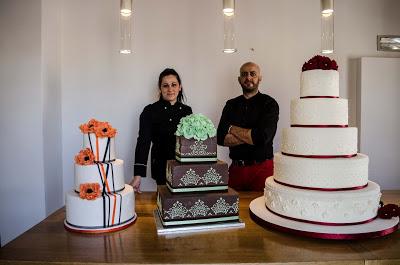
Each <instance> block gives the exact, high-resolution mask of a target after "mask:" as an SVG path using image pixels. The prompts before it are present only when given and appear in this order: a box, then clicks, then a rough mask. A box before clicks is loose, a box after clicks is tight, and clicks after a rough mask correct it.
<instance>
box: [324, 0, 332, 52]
mask: <svg viewBox="0 0 400 265" xmlns="http://www.w3.org/2000/svg"><path fill="white" fill-rule="evenodd" d="M333 18H334V9H333V0H321V52H322V53H325V54H327V53H333V50H334V49H333V43H334V30H333V29H334V27H333Z"/></svg>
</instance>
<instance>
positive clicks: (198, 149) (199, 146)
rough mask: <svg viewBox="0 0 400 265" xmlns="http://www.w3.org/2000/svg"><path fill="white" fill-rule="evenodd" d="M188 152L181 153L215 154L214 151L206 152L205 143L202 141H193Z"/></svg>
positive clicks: (188, 154)
mask: <svg viewBox="0 0 400 265" xmlns="http://www.w3.org/2000/svg"><path fill="white" fill-rule="evenodd" d="M189 148H190V150H191V152H190V153H182V155H185V156H207V155H216V152H207V145H205V144H203V141H195V142H194V144H192V145H190V146H189Z"/></svg>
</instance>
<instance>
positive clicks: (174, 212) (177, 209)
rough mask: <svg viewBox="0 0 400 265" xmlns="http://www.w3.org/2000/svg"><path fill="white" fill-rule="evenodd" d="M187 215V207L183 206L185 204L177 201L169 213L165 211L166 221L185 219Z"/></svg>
mask: <svg viewBox="0 0 400 265" xmlns="http://www.w3.org/2000/svg"><path fill="white" fill-rule="evenodd" d="M187 213H188V209H187V208H186V207H185V206H183V204H182V203H181V202H180V201H176V202H175V203H174V204H173V205H172V208H170V209H169V210H168V211H166V210H164V214H166V219H168V217H170V218H171V219H173V218H176V217H181V218H184V217H185V216H186V214H187Z"/></svg>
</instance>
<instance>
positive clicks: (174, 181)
mask: <svg viewBox="0 0 400 265" xmlns="http://www.w3.org/2000/svg"><path fill="white" fill-rule="evenodd" d="M228 177H229V174H228V164H227V163H225V162H223V161H220V160H218V161H217V162H216V163H206V164H199V163H184V164H183V163H180V162H178V161H176V160H168V161H167V187H168V189H169V190H170V191H172V192H193V191H213V190H227V189H228Z"/></svg>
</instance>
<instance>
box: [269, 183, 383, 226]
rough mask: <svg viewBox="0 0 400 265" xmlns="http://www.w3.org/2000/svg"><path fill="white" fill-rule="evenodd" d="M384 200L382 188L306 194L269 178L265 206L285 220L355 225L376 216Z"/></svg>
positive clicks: (374, 187) (372, 185) (372, 187)
mask: <svg viewBox="0 0 400 265" xmlns="http://www.w3.org/2000/svg"><path fill="white" fill-rule="evenodd" d="M379 199H380V191H379V186H378V185H377V184H375V183H373V182H369V185H368V187H366V188H364V189H361V190H353V191H337V192H324V191H306V190H302V189H295V188H290V187H286V186H282V185H279V184H277V183H275V182H274V180H273V178H268V179H267V181H266V187H265V203H266V205H267V207H268V208H269V209H271V210H272V211H274V212H276V213H278V214H282V215H284V216H288V217H292V218H297V219H302V220H308V221H316V222H329V223H354V222H362V221H366V220H369V219H372V218H374V217H375V216H376V214H377V210H378V205H379Z"/></svg>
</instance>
